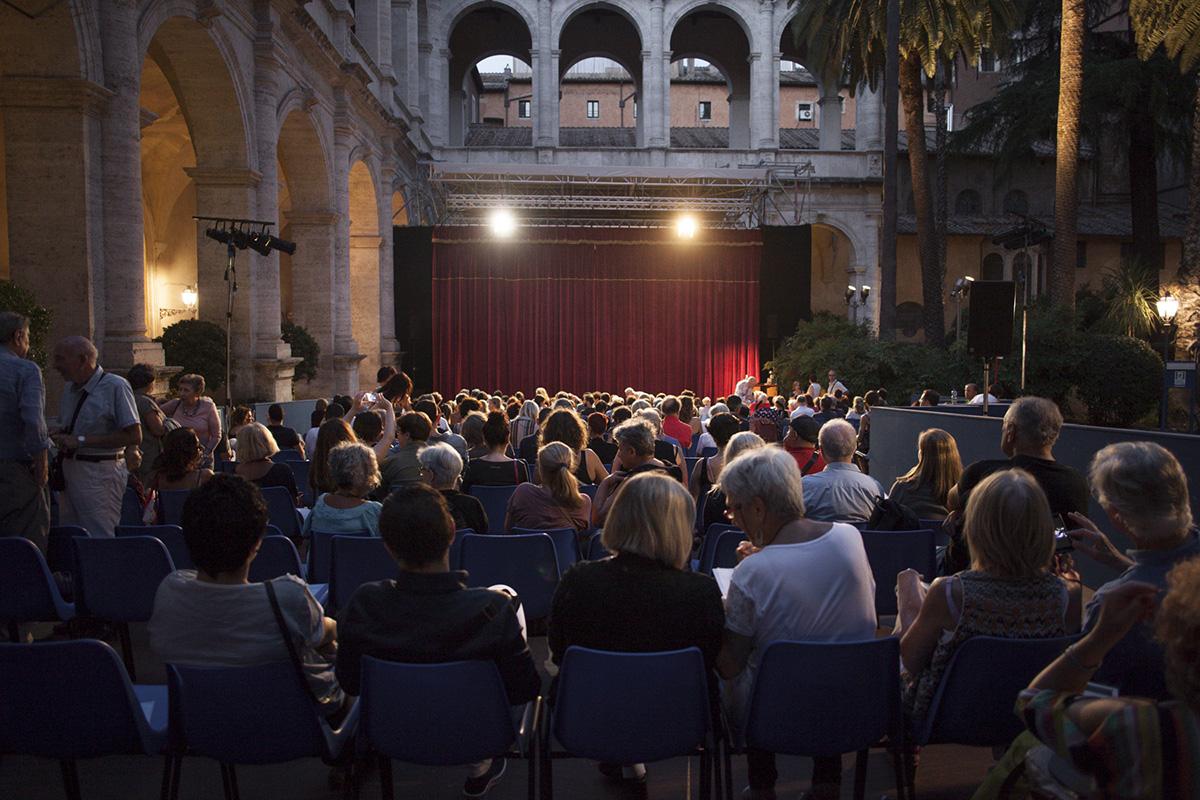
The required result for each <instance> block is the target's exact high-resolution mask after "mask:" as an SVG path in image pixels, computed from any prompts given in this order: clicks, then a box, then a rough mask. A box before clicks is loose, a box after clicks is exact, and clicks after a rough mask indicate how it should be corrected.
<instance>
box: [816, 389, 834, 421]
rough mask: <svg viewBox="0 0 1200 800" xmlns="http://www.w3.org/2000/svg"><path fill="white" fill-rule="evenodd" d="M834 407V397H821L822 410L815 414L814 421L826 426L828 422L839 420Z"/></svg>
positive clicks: (829, 395) (828, 395)
mask: <svg viewBox="0 0 1200 800" xmlns="http://www.w3.org/2000/svg"><path fill="white" fill-rule="evenodd" d="M834 405H835V404H834V400H833V395H831V394H827V395H823V396H822V397H821V410H820V411H818V412H817V413H816V414H813V419H814V420H816V421H817V424H818V425H824V424H825V423H826V422H829V421H830V420H834V419H837V418H838V415H837V413H836V412H835V411H834Z"/></svg>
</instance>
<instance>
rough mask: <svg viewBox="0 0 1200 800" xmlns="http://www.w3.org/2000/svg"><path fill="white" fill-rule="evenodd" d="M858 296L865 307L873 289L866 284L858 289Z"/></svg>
mask: <svg viewBox="0 0 1200 800" xmlns="http://www.w3.org/2000/svg"><path fill="white" fill-rule="evenodd" d="M858 296H859V299H860V301H861V302H862V303H863V304H864V305H865V304H866V302H867V298H868V297H870V296H871V287H870V286H867V285H866V284H865V283H864V284H863V285H862V286H860V287H859V289H858Z"/></svg>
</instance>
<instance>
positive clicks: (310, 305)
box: [288, 209, 339, 397]
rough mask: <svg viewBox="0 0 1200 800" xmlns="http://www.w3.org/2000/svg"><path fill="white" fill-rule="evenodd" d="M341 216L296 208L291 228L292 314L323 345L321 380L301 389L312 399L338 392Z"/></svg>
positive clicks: (291, 219)
mask: <svg viewBox="0 0 1200 800" xmlns="http://www.w3.org/2000/svg"><path fill="white" fill-rule="evenodd" d="M338 222H339V217H338V215H337V214H335V213H333V212H332V211H330V210H328V209H292V211H291V212H290V213H289V214H288V229H289V231H290V232H291V236H292V241H294V242H295V243H296V254H295V255H294V256H292V285H293V286H295V287H297V291H295V292H294V294H293V298H292V314H293V316H294V318H295V320H296V324H297V325H303V326H304V327H305V328H306V329H307V330H308V332H309V333H310V334H312V337H313V338H314V339H316V340H317V344H319V345H320V346H321V356H320V358H319V359H318V362H317V377H316V378H315V379H313V380H312V381H311V382H310V383H309V384H301V385H299V386H297V388H298V389H300V390H301V391H302V392H303V393H304V394H305V395H307V396H310V397H329V396H331V395H333V393H334V372H335V363H334V362H335V360H334V354H335V353H336V346H335V344H334V336H333V326H334V317H335V315H336V313H337V311H336V309H335V308H334V294H335V291H334V269H333V268H332V267H333V263H334V239H335V237H336V231H337V224H338Z"/></svg>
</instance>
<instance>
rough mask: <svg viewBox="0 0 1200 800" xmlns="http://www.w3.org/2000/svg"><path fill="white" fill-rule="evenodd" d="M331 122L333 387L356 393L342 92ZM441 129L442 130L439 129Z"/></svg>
mask: <svg viewBox="0 0 1200 800" xmlns="http://www.w3.org/2000/svg"><path fill="white" fill-rule="evenodd" d="M338 95H339V96H338V109H337V112H336V113H335V114H334V120H333V153H334V156H333V161H334V166H333V176H334V177H333V179H334V186H335V194H334V197H335V202H336V208H335V211H336V213H337V225H336V228H335V235H334V247H333V262H332V263H333V295H332V299H333V351H332V353H331V356H332V361H333V388H334V391H335V392H337V393H340V394H353V393H354V392H356V391H358V364H359V362H360V361H362V360H363V358H365V356H363V355H361V354H360V353H359V348H358V342H356V341H355V340H354V328H353V324H352V320H351V314H352V313H353V309H352V307H351V293H350V146H351V137H352V136H353V135H354V127H353V124H352V123H351V121H350V119H351V117H350V111H349V109H348V108H347V100H346V97H345V96H344V93H343V92H341V91H340V90H339V92H338ZM443 130H444V128H443Z"/></svg>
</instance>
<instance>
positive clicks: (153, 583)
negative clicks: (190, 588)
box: [75, 536, 175, 622]
mask: <svg viewBox="0 0 1200 800" xmlns="http://www.w3.org/2000/svg"><path fill="white" fill-rule="evenodd" d="M75 557H76V559H77V562H76V563H77V564H78V572H77V573H76V575H75V600H76V602H77V603H78V604H79V605H80V610H81V611H85V610H86V613H88V614H91V615H94V616H97V617H100V618H101V619H107V620H111V621H113V622H146V621H147V620H149V619H150V615H151V614H152V613H154V595H155V593H156V592H157V591H158V585H159V584H160V583H162V580H163V578H165V577H167V576H168V575H170V574H171V573H172V572H174V571H175V565H174V563H172V561H171V555H170V553H168V552H167V548H166V546H165V545H164V544H163V543H162V542H160V541H159V540H158V539H155V538H154V537H153V536H123V537H121V538H119V539H107V538H104V539H76V540H75Z"/></svg>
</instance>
